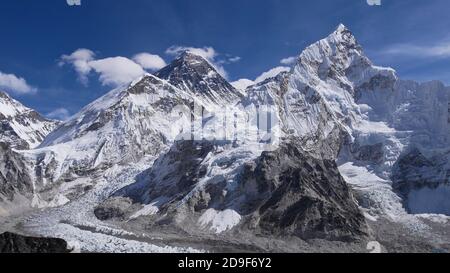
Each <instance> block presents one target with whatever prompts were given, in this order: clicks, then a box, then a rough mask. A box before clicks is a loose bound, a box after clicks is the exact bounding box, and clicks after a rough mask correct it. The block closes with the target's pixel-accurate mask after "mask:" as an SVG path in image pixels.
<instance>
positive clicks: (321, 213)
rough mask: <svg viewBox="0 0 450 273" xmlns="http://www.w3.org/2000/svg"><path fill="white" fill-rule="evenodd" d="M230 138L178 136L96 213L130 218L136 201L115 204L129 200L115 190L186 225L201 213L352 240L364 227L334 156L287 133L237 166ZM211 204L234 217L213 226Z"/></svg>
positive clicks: (202, 222)
mask: <svg viewBox="0 0 450 273" xmlns="http://www.w3.org/2000/svg"><path fill="white" fill-rule="evenodd" d="M228 145H230V144H222V143H221V144H217V143H213V142H207V141H199V142H193V141H184V142H178V143H176V144H175V146H174V147H173V148H172V149H171V150H170V151H169V152H168V153H167V154H165V155H164V156H162V157H161V158H160V159H158V160H157V161H156V162H155V164H154V165H153V167H152V168H151V169H150V170H148V171H147V172H144V173H143V174H141V175H140V176H139V177H138V182H137V183H135V184H132V185H130V186H128V187H126V188H124V189H122V190H120V191H118V192H116V193H115V194H114V197H113V198H111V199H110V200H108V201H106V202H105V203H103V204H102V205H101V206H99V207H98V208H97V209H96V215H97V217H100V218H101V219H103V220H105V219H107V218H116V219H121V220H123V219H124V218H127V217H126V214H127V213H129V209H130V206H131V204H127V205H126V206H117V204H118V203H121V202H122V203H123V202H126V201H124V199H120V198H119V199H118V197H125V198H129V199H130V200H133V202H134V203H138V204H145V205H147V206H148V205H150V206H154V208H155V209H154V211H153V212H152V214H151V215H152V218H151V219H152V222H164V223H165V224H167V222H168V221H169V222H170V223H172V224H173V225H174V226H177V225H178V226H179V227H180V228H182V229H184V227H186V226H189V224H190V223H191V222H192V219H193V218H197V217H198V220H197V229H198V228H202V227H203V226H208V225H211V227H210V228H211V230H213V231H215V232H223V231H226V230H228V229H231V228H233V227H234V225H238V224H241V225H240V226H245V227H247V228H249V229H250V230H253V231H255V230H260V231H262V232H263V233H265V234H272V235H277V236H289V235H291V236H292V235H293V236H298V237H300V238H303V239H312V238H322V239H329V240H352V239H356V238H359V237H362V236H364V235H366V234H367V233H366V232H367V230H366V225H365V219H364V217H363V216H362V214H361V213H360V211H359V209H358V206H357V205H356V202H355V200H354V198H353V197H352V194H351V191H350V189H349V187H348V186H347V185H346V183H345V181H344V180H343V178H342V177H341V176H340V174H339V171H338V169H337V165H336V163H335V162H334V161H331V160H321V159H317V158H314V157H313V156H311V155H309V154H308V153H306V152H304V151H303V150H301V149H299V148H298V143H296V141H295V140H289V141H286V142H284V143H283V144H282V145H281V147H279V148H278V149H276V150H275V151H271V152H263V153H262V154H261V155H260V156H258V157H256V158H255V159H253V160H251V159H247V160H248V161H246V162H245V163H244V164H243V165H242V166H241V167H239V168H233V165H234V164H235V162H233V161H234V159H233V158H227V156H226V155H225V154H227V153H229V152H231V151H232V150H233V148H232V146H231V145H230V146H228ZM211 157H216V160H214V161H213V162H215V163H212V164H220V165H219V166H218V167H219V168H221V169H222V172H223V171H225V172H227V171H228V170H227V169H230V170H231V169H233V170H234V172H235V174H234V175H233V176H232V175H231V174H228V175H225V173H222V174H221V175H219V174H217V175H212V174H211V173H210V172H211V170H208V168H207V166H208V165H209V164H211V163H210V162H208V158H211ZM231 177H233V178H234V179H233V180H231V179H230V178H231ZM120 200H122V201H120ZM120 208H122V209H120ZM127 211H128V212H127ZM212 211H214V213H218V214H219V215H220V213H222V214H224V213H228V214H231V215H232V216H229V215H228V217H227V216H224V215H222V217H224V219H223V221H224V222H229V221H235V222H233V223H229V225H228V226H226V227H225V228H224V229H222V228H221V227H217V226H214V223H211V222H213V221H214V220H212V221H211V222H210V220H211V219H206V218H208V217H210V214H211V212H212ZM105 215H107V216H108V217H104V216H105ZM225 215H226V214H225ZM128 216H130V214H129V215H128ZM213 217H214V216H213ZM190 228H192V227H190Z"/></svg>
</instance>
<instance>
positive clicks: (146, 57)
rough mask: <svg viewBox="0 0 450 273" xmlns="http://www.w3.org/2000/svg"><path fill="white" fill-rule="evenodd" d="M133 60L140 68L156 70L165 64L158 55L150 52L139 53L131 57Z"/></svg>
mask: <svg viewBox="0 0 450 273" xmlns="http://www.w3.org/2000/svg"><path fill="white" fill-rule="evenodd" d="M133 61H135V62H136V63H138V64H140V65H141V66H142V68H144V69H148V70H152V71H155V70H158V69H161V68H163V67H164V66H166V65H167V64H166V62H165V61H164V60H163V59H162V58H161V57H160V56H158V55H153V54H150V53H145V52H144V53H139V54H136V55H135V56H134V57H133Z"/></svg>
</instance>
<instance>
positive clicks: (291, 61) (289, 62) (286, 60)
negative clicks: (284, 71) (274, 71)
mask: <svg viewBox="0 0 450 273" xmlns="http://www.w3.org/2000/svg"><path fill="white" fill-rule="evenodd" d="M296 61H297V57H295V56H292V57H287V58H284V59H281V61H280V63H281V64H284V65H293V64H295V62H296Z"/></svg>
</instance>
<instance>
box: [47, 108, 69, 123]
mask: <svg viewBox="0 0 450 273" xmlns="http://www.w3.org/2000/svg"><path fill="white" fill-rule="evenodd" d="M46 116H47V117H48V118H51V119H56V120H61V121H65V120H67V119H69V118H70V116H71V115H70V112H69V110H67V109H66V108H58V109H55V110H53V111H51V112H50V113H48V114H47V115H46Z"/></svg>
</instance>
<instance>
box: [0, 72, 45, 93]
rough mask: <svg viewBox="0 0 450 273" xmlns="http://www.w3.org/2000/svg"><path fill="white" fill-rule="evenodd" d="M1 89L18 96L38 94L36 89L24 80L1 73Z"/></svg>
mask: <svg viewBox="0 0 450 273" xmlns="http://www.w3.org/2000/svg"><path fill="white" fill-rule="evenodd" d="M0 89H5V90H6V91H8V92H11V93H15V94H17V95H25V94H34V93H36V92H37V89H36V88H35V87H32V86H30V85H29V84H28V83H27V81H26V80H25V79H24V78H21V77H18V76H16V75H14V74H6V73H3V72H1V71H0Z"/></svg>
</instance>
